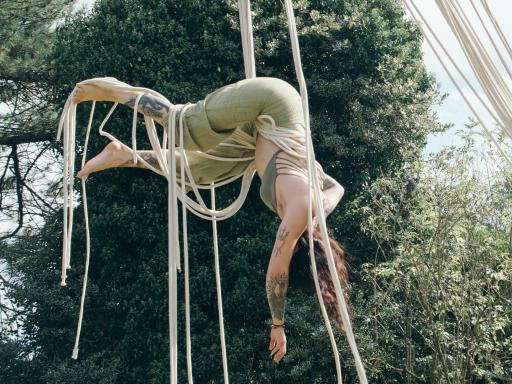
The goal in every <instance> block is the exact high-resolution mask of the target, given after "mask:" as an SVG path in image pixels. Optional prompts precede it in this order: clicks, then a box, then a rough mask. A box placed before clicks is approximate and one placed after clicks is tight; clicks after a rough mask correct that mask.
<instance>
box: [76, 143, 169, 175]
mask: <svg viewBox="0 0 512 384" xmlns="http://www.w3.org/2000/svg"><path fill="white" fill-rule="evenodd" d="M137 153H138V154H139V155H140V157H142V158H143V159H144V160H145V161H147V162H148V163H149V164H150V165H151V166H153V167H155V168H157V169H158V170H160V166H159V164H158V160H157V158H156V156H155V153H154V152H153V151H137ZM120 167H129V168H144V169H147V168H146V167H145V165H144V164H143V163H142V162H137V164H134V163H133V156H132V154H131V153H130V152H128V151H127V150H125V149H124V148H123V147H122V146H121V145H120V144H119V143H117V142H114V141H112V142H111V143H110V144H108V145H107V146H106V147H105V148H104V149H103V151H101V152H100V153H99V154H98V155H96V156H95V157H93V158H92V159H91V160H89V161H88V162H87V163H86V164H85V165H84V167H83V168H82V169H81V170H80V172H78V174H77V176H78V177H80V178H86V179H87V177H88V176H89V174H91V173H94V172H98V171H103V170H105V169H109V168H120Z"/></svg>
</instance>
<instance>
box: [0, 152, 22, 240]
mask: <svg viewBox="0 0 512 384" xmlns="http://www.w3.org/2000/svg"><path fill="white" fill-rule="evenodd" d="M11 156H12V160H13V166H14V176H15V177H16V195H17V197H18V226H17V227H16V229H15V230H14V231H12V232H11V233H10V234H7V235H4V236H2V237H0V241H2V240H5V239H8V238H9V237H13V236H14V235H16V234H17V233H18V232H19V230H20V229H21V228H22V227H23V184H22V183H23V180H22V177H21V171H20V162H19V159H18V146H16V145H13V146H12V151H11Z"/></svg>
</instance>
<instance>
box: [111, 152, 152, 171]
mask: <svg viewBox="0 0 512 384" xmlns="http://www.w3.org/2000/svg"><path fill="white" fill-rule="evenodd" d="M139 156H140V157H142V158H143V159H144V160H145V161H146V162H147V163H148V164H149V165H151V166H152V167H154V168H156V169H158V170H159V171H161V169H160V164H158V159H157V158H156V156H155V154H154V153H152V152H151V153H139ZM120 167H137V168H145V169H146V168H147V167H146V166H145V164H144V163H142V162H141V161H137V164H134V163H133V159H130V160H127V161H125V162H124V163H123V164H121V165H120Z"/></svg>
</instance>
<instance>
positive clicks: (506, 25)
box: [415, 0, 512, 153]
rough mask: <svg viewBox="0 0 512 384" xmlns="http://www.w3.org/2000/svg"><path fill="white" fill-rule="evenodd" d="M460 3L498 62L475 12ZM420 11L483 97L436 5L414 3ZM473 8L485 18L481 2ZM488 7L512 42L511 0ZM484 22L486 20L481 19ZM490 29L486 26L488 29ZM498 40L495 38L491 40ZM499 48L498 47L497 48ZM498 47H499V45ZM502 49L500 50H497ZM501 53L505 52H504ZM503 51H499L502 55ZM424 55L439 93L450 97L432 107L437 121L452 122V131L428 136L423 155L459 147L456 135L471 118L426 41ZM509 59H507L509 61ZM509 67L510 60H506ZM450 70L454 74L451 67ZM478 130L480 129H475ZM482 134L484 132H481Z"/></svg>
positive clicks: (494, 0)
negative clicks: (437, 84) (448, 146)
mask: <svg viewBox="0 0 512 384" xmlns="http://www.w3.org/2000/svg"><path fill="white" fill-rule="evenodd" d="M459 1H460V3H461V4H462V5H463V6H464V10H465V11H466V12H467V15H468V18H469V19H470V20H471V21H472V23H473V26H474V27H475V29H476V30H477V33H478V36H479V37H480V38H482V40H483V43H484V45H485V47H486V48H487V49H489V52H490V53H491V52H492V54H493V56H492V57H493V59H495V62H498V57H497V55H496V54H495V53H494V51H492V46H491V43H490V41H489V40H488V39H487V36H486V34H485V30H484V29H483V28H482V27H481V24H480V21H479V20H478V17H477V16H476V13H475V12H474V11H473V8H472V6H471V1H470V0H459ZM415 3H416V4H417V6H418V8H419V9H420V11H421V12H422V13H423V15H424V17H425V18H426V19H427V21H428V22H429V23H430V25H431V27H432V28H433V29H434V30H435V32H436V34H437V35H438V37H439V38H440V40H441V41H442V42H443V44H445V46H446V48H447V49H448V51H449V52H450V54H451V55H452V56H453V58H454V60H455V61H456V62H457V65H459V66H460V68H461V70H462V71H463V72H464V74H465V75H466V76H467V77H468V78H469V80H470V82H471V83H472V84H473V85H474V86H476V88H477V91H478V93H479V94H480V95H481V96H483V92H482V90H481V88H480V87H479V86H478V82H477V80H476V78H475V77H474V76H473V74H472V70H471V68H470V66H469V64H468V62H467V60H466V58H465V56H464V53H463V52H462V49H461V48H460V46H459V43H458V41H457V40H456V38H455V36H454V35H453V34H452V32H451V30H450V28H449V27H448V24H447V23H446V21H445V20H444V18H443V16H442V15H441V13H440V12H439V9H438V8H437V5H436V4H435V0H419V1H418V0H416V1H415ZM474 3H475V5H476V6H477V9H478V11H479V12H481V14H482V15H485V13H484V12H483V8H482V7H481V6H480V1H478V0H476V1H474ZM488 4H489V7H490V8H491V10H492V12H493V14H494V16H495V17H496V19H497V20H498V23H499V24H500V27H501V28H502V30H503V33H504V34H505V36H507V37H508V39H509V42H510V43H512V23H510V15H512V1H510V0H488ZM484 20H486V19H485V18H484ZM488 28H489V26H488ZM494 40H495V41H498V38H495V39H494ZM498 46H499V45H498ZM499 47H500V46H499ZM500 48H501V47H500ZM503 51H504V50H503ZM503 51H502V52H503ZM423 53H424V62H425V65H426V67H427V70H428V71H429V72H432V73H434V75H435V77H436V79H437V82H438V83H439V85H440V90H441V92H443V93H448V94H449V96H448V97H447V98H446V99H445V101H444V103H443V104H442V105H441V106H436V107H434V108H433V110H434V111H435V112H437V114H438V117H439V120H440V121H441V122H443V123H453V128H451V129H449V130H448V131H447V132H445V133H443V134H438V135H431V136H430V137H429V140H428V145H427V147H426V148H425V151H424V152H425V153H435V152H438V151H439V150H441V149H442V148H443V147H445V146H447V145H452V144H454V145H460V143H461V139H459V138H457V136H456V135H455V132H456V131H457V130H463V129H465V124H466V123H468V122H469V116H472V113H471V111H470V109H469V108H468V106H467V105H466V103H465V102H464V100H463V99H462V97H461V95H460V94H459V92H458V91H457V89H456V88H455V86H454V85H453V83H452V82H451V80H450V78H449V77H448V75H447V74H446V72H445V70H444V69H443V68H442V66H441V64H440V63H439V61H438V59H437V58H436V57H435V55H434V53H433V51H432V50H431V48H430V46H429V45H428V44H427V42H426V41H424V42H423ZM509 59H510V58H509ZM508 64H509V65H512V61H510V60H509V61H508ZM449 69H450V70H451V71H452V72H454V71H453V68H452V67H449ZM499 69H500V71H502V74H503V77H504V78H505V79H506V80H510V78H508V77H506V76H505V75H506V72H505V70H504V68H503V67H499ZM456 78H457V79H459V80H458V81H459V84H461V85H462V90H463V91H464V93H465V94H466V95H468V97H469V99H470V100H471V101H472V102H473V105H475V106H477V108H476V109H477V113H479V114H480V115H481V116H482V118H483V120H484V123H485V124H486V125H487V127H488V128H493V127H494V126H495V124H494V122H493V120H492V118H491V117H490V116H489V115H488V113H487V112H486V111H485V109H484V108H483V107H482V106H480V104H479V103H475V102H474V101H475V100H476V97H475V96H473V95H471V92H470V90H469V87H468V86H467V85H465V84H464V83H463V82H462V81H461V80H460V77H456ZM508 84H509V86H510V87H511V89H512V84H511V83H510V81H509V82H508ZM478 129H479V130H481V129H480V128H478ZM481 131H482V132H483V130H481Z"/></svg>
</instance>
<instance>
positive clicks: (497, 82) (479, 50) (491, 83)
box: [404, 0, 512, 166]
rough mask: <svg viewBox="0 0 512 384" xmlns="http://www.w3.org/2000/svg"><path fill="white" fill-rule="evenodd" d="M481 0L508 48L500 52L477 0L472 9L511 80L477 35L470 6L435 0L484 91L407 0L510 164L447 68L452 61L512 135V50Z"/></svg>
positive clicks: (510, 162)
mask: <svg viewBox="0 0 512 384" xmlns="http://www.w3.org/2000/svg"><path fill="white" fill-rule="evenodd" d="M480 2H481V3H482V7H483V9H484V11H485V13H486V14H487V16H488V19H489V20H490V22H491V24H492V26H493V27H494V30H495V32H496V35H497V36H498V37H499V40H500V41H501V43H502V45H503V46H504V47H505V52H504V53H501V51H500V49H499V47H498V45H497V44H496V42H495V41H494V40H495V39H494V38H493V36H492V34H491V32H490V27H488V26H487V24H486V23H485V21H484V17H483V15H482V14H481V12H479V10H478V8H477V7H476V5H475V2H474V0H471V6H472V9H473V11H474V13H475V16H476V19H477V20H478V21H479V22H480V24H481V25H482V27H483V29H484V31H485V34H486V35H487V36H488V37H489V39H490V42H491V46H492V47H493V49H494V51H495V52H496V54H497V56H498V58H499V61H500V62H501V65H502V67H503V68H504V70H505V72H506V73H507V75H508V77H509V79H508V81H507V80H506V79H505V76H503V75H502V74H501V73H500V71H499V69H498V66H497V64H495V61H494V60H493V59H492V57H491V54H490V53H489V51H488V49H487V48H486V44H484V43H483V42H482V40H481V38H480V36H479V35H478V34H477V32H476V30H475V27H474V24H475V23H474V22H473V21H471V20H470V19H469V18H468V16H467V9H468V7H463V6H462V5H461V4H460V2H459V0H436V4H437V7H438V8H439V10H440V12H441V14H442V16H443V18H444V19H445V21H446V23H447V24H448V26H449V27H450V29H451V31H452V33H453V35H454V36H455V38H456V39H457V41H458V42H459V45H460V47H461V49H462V51H463V53H464V55H465V57H466V59H467V61H468V63H469V65H470V67H471V70H472V71H473V74H474V75H475V77H476V79H477V81H478V83H479V84H480V87H481V89H482V91H483V92H479V91H478V90H477V89H476V88H475V86H474V85H473V84H472V82H471V81H469V79H468V77H467V76H466V74H465V73H464V72H463V71H462V70H461V69H460V66H459V64H458V63H457V62H456V61H455V60H454V58H453V57H452V55H451V54H450V52H449V50H448V49H447V48H446V46H445V44H444V43H443V41H442V40H441V39H440V38H439V37H438V35H437V33H436V31H435V29H434V28H433V27H432V26H431V25H430V23H429V21H428V20H427V19H426V18H425V16H424V15H423V14H422V12H421V11H420V9H419V8H418V7H417V5H416V3H415V0H404V3H405V6H406V7H407V9H408V11H409V14H410V15H411V16H412V18H413V19H414V20H415V22H416V23H417V24H418V27H419V28H420V30H421V31H422V32H423V35H424V36H425V40H426V41H427V43H428V45H429V46H430V47H431V49H432V51H433V52H434V55H435V56H436V58H437V59H438V60H439V62H440V63H441V65H442V67H443V69H444V70H445V71H446V73H447V74H448V76H449V78H450V80H451V81H452V82H453V84H454V85H455V87H456V89H457V91H458V92H459V93H460V95H461V96H462V98H463V100H464V101H465V102H466V104H467V105H468V107H469V109H470V110H471V112H472V113H473V115H474V116H475V117H476V119H477V121H478V122H479V123H480V125H481V127H482V128H483V129H484V131H485V132H486V134H487V136H488V137H489V139H490V140H491V141H492V143H493V144H494V146H495V147H496V149H497V150H498V152H499V154H500V155H501V156H502V158H503V159H504V160H505V161H506V162H507V163H508V165H509V166H511V165H512V159H511V158H510V156H509V154H507V152H506V151H505V150H504V148H503V146H502V144H501V143H500V142H499V141H498V140H496V138H495V137H494V135H493V133H492V131H491V130H490V129H489V128H488V127H487V124H486V123H485V121H484V119H483V118H482V117H481V115H480V113H479V112H478V110H477V108H476V107H475V105H474V103H473V102H472V101H471V99H470V98H469V97H468V95H466V92H465V91H464V89H463V87H462V86H461V85H460V84H459V83H458V81H457V80H456V78H455V76H454V74H453V73H452V71H451V70H450V69H449V67H448V62H449V63H451V65H452V66H453V67H454V68H455V71H456V72H457V73H458V74H459V76H460V77H461V78H462V79H463V81H464V83H465V84H466V85H467V87H468V88H469V89H470V90H471V92H472V94H473V96H474V98H475V99H476V100H478V101H479V102H480V104H481V105H482V106H483V107H484V109H485V110H486V111H487V112H488V113H489V115H490V116H491V118H492V119H493V120H494V121H495V122H496V124H497V126H498V127H499V128H500V129H501V131H502V132H503V133H504V134H505V135H506V136H508V137H509V138H512V87H511V84H512V83H511V81H510V80H512V70H511V68H510V66H509V65H508V64H507V60H505V57H506V56H507V54H508V56H509V57H508V59H512V49H511V46H510V43H509V42H508V40H507V38H506V36H505V35H504V33H503V31H502V30H501V28H500V26H499V24H498V22H497V21H496V18H495V17H494V15H493V13H492V11H491V9H490V8H489V5H488V3H487V1H486V0H481V1H480ZM422 24H423V25H422ZM436 44H437V45H436ZM438 47H439V48H440V49H439V48H438ZM443 54H444V55H443ZM446 59H447V60H446Z"/></svg>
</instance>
